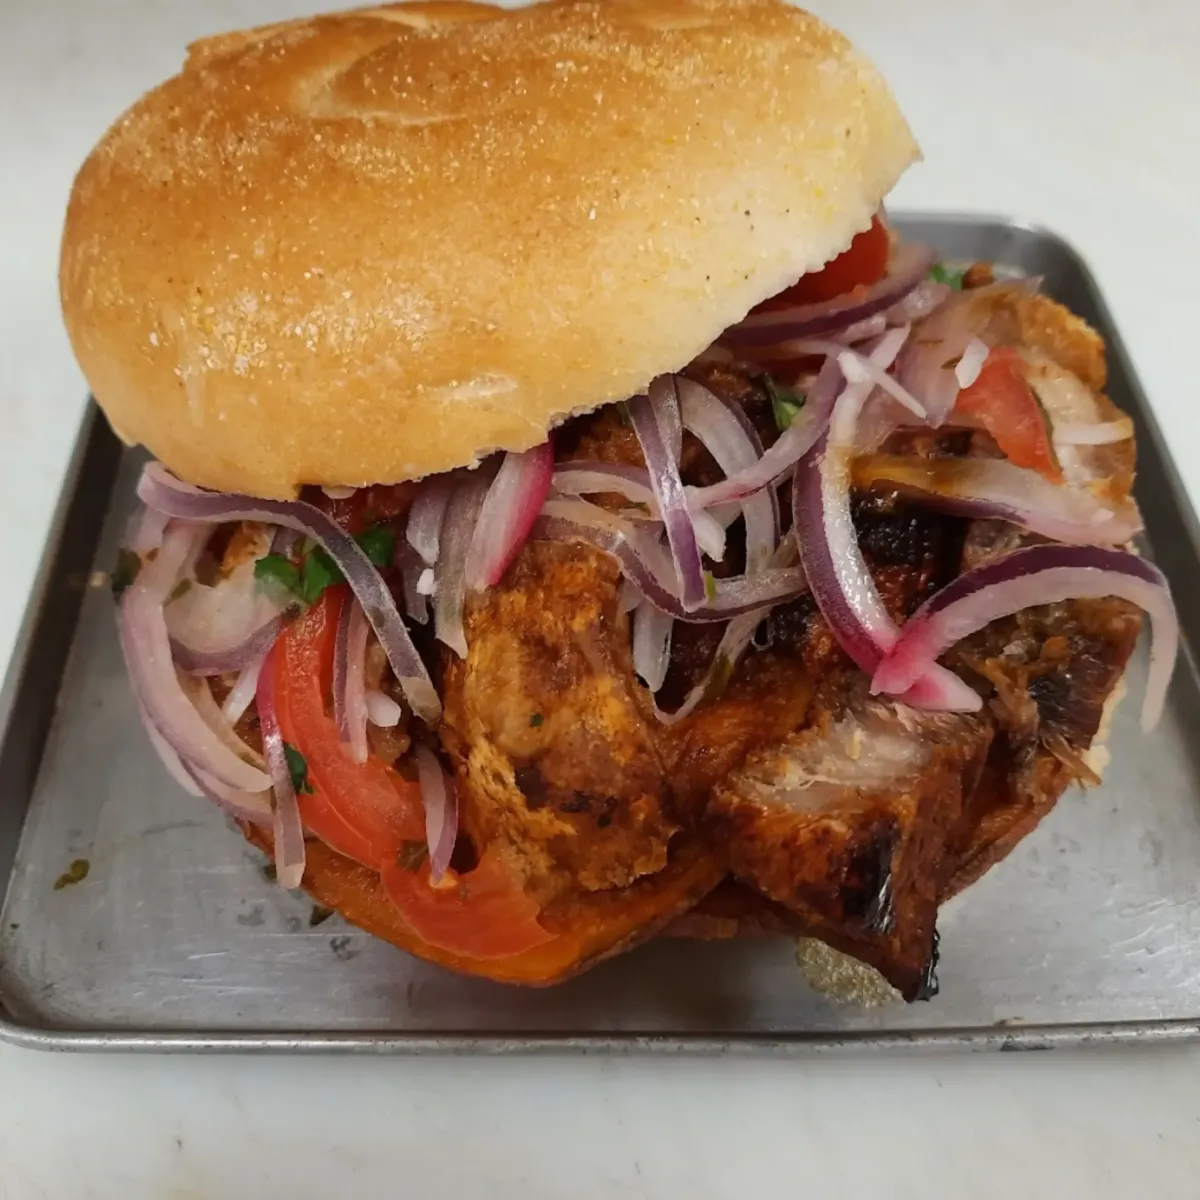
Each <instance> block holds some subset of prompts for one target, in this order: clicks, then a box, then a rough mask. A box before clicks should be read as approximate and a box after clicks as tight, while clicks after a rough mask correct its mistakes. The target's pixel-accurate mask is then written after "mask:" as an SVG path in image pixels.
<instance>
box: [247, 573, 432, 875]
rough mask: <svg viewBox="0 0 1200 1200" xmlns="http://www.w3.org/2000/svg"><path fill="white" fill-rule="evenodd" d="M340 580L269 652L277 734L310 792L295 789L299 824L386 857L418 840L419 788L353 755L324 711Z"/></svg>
mask: <svg viewBox="0 0 1200 1200" xmlns="http://www.w3.org/2000/svg"><path fill="white" fill-rule="evenodd" d="M345 594H346V589H345V588H344V587H334V588H327V589H326V591H325V593H324V594H323V595H322V597H321V599H320V600H318V601H317V603H316V604H314V605H313V606H312V608H310V609H309V610H308V612H307V613H306V614H305V615H304V616H303V617H301V618H300V619H299V620H298V621H295V622H293V623H292V624H291V625H290V626H289V627H288V628H287V629H286V630H285V631H284V633H283V634H282V636H281V637H280V639H279V641H278V642H277V643H276V649H275V652H274V653H273V654H272V656H271V664H270V666H271V669H273V670H274V671H275V697H276V700H275V702H276V706H277V709H278V715H279V725H280V728H281V730H282V731H283V736H284V739H285V740H286V741H288V742H290V743H291V744H292V745H294V746H295V747H296V748H297V749H298V750H299V751H300V753H301V754H303V755H304V759H305V762H306V763H307V764H308V781H309V784H310V785H311V786H312V788H313V789H314V790H313V792H312V793H308V792H302V793H300V794H299V795H298V796H297V801H298V803H299V805H300V816H301V818H302V819H303V821H304V824H305V826H306V828H308V829H310V830H311V831H312V832H313V833H315V834H316V835H317V837H319V838H320V839H321V840H322V841H323V842H325V843H327V844H328V845H330V846H332V847H333V849H334V850H336V851H338V853H339V854H344V855H346V857H347V858H352V859H354V860H355V862H360V863H362V864H363V866H365V867H372V868H375V867H378V865H379V864H380V863H381V862H388V861H391V860H393V859H394V858H395V857H396V855H397V854H398V853H399V851H400V849H401V847H402V846H403V844H404V843H405V842H406V841H422V842H423V841H424V840H425V815H424V810H423V808H422V807H421V789H420V787H419V786H418V785H417V784H416V783H410V782H409V781H408V780H406V779H404V778H403V777H402V776H400V775H399V774H397V773H396V772H395V771H393V770H392V769H391V768H390V767H388V766H387V764H386V763H384V762H383V761H382V760H381V759H378V758H375V757H373V756H372V757H370V758H368V759H367V761H366V762H365V763H356V762H354V761H353V760H352V759H351V758H350V757H349V755H347V753H346V751H345V749H344V748H343V746H342V744H341V740H340V739H339V737H338V732H337V726H336V725H335V724H334V721H333V718H332V717H331V716H329V715H328V714H327V713H326V711H325V697H326V695H328V693H329V687H330V681H331V678H332V674H333V644H334V639H335V636H336V632H337V622H338V616H339V614H340V613H341V609H342V604H343V603H344V600H345Z"/></svg>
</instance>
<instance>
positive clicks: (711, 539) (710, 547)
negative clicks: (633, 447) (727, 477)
mask: <svg viewBox="0 0 1200 1200" xmlns="http://www.w3.org/2000/svg"><path fill="white" fill-rule="evenodd" d="M551 486H552V489H553V491H555V492H557V493H558V494H559V495H563V496H601V495H606V494H610V493H611V494H612V495H617V496H624V497H625V499H626V500H631V501H633V503H634V504H642V505H645V507H646V512H647V514H648V515H649V517H650V518H651V519H652V520H659V519H660V516H659V510H658V502H657V501H656V500H655V499H654V489H653V488H652V487H651V486H650V473H649V471H647V470H646V469H645V468H644V467H632V466H628V465H626V464H625V463H606V462H572V463H565V464H563V465H562V466H559V467H557V468H556V469H555V472H554V480H553V483H552V485H551ZM622 515H624V516H625V517H626V519H628V520H632V519H633V515H634V514H631V513H624V514H622ZM734 515H736V514H734ZM691 516H692V525H693V527H694V528H695V530H696V541H697V543H698V544H699V546H700V549H701V550H703V551H704V553H705V554H707V555H708V557H709V558H711V559H712V560H713V561H714V562H721V560H722V559H724V557H725V526H724V525H723V524H721V522H720V521H719V520H717V519H716V515H715V514H711V513H707V512H703V511H696V510H692V513H691Z"/></svg>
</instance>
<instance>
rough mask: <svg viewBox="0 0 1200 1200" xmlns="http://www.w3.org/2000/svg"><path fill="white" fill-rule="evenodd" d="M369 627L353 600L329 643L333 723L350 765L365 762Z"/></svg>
mask: <svg viewBox="0 0 1200 1200" xmlns="http://www.w3.org/2000/svg"><path fill="white" fill-rule="evenodd" d="M369 632H370V626H369V625H368V624H367V618H366V617H365V616H363V611H362V607H361V606H360V605H359V603H358V601H357V600H355V599H354V598H353V597H352V598H351V599H350V600H349V601H348V602H347V603H346V604H343V605H342V611H341V615H340V616H339V617H338V626H337V632H336V634H335V636H334V641H333V719H334V723H335V724H336V725H337V730H338V736H339V737H340V738H341V740H342V743H343V745H344V746H345V747H346V749H347V751H348V752H349V755H350V757H351V759H353V761H354V762H358V763H364V762H366V761H367V699H366V667H367V634H368V633H369Z"/></svg>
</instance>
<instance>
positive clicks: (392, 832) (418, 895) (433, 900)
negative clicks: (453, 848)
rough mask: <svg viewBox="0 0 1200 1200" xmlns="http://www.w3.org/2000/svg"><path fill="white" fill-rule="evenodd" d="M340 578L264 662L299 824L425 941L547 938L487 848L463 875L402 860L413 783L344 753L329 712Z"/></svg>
mask: <svg viewBox="0 0 1200 1200" xmlns="http://www.w3.org/2000/svg"><path fill="white" fill-rule="evenodd" d="M345 600H346V588H345V587H332V588H328V589H326V591H325V593H324V594H323V595H322V597H321V599H320V600H319V601H318V602H317V603H316V604H314V605H313V606H312V608H310V609H309V610H308V612H307V613H306V614H305V615H304V616H303V617H301V618H300V619H299V620H297V621H295V622H293V623H292V624H291V625H290V626H289V627H288V628H287V629H286V630H285V631H284V633H283V634H282V635H281V637H280V639H279V641H278V642H277V643H276V648H275V651H274V652H273V653H272V655H271V658H270V660H269V662H268V665H267V667H266V669H267V670H273V671H275V703H276V708H277V713H278V718H279V725H280V729H281V731H282V733H283V736H284V739H285V740H286V741H287V742H289V743H290V744H291V745H293V746H295V747H296V748H297V749H298V750H299V751H300V753H301V754H303V755H304V759H305V762H306V763H307V765H308V781H309V783H310V785H311V786H312V788H313V791H312V792H311V793H310V792H302V793H300V794H299V795H298V796H297V802H298V803H299V805H300V816H301V819H302V820H303V822H304V826H305V828H306V829H308V830H309V831H310V832H311V833H313V834H315V835H316V836H317V837H319V838H320V839H321V841H323V842H324V843H325V844H326V845H328V846H330V847H331V848H332V849H334V850H336V851H337V852H338V853H339V854H344V855H345V856H346V857H347V858H351V859H353V860H354V861H355V862H359V863H361V864H362V865H363V866H365V867H369V868H370V869H372V870H377V871H379V873H380V876H381V878H382V880H383V884H384V887H385V889H386V890H387V893H388V895H389V896H390V897H391V900H392V902H393V903H394V904H395V905H396V907H397V908H398V909H399V910H400V913H401V915H402V916H403V918H404V920H405V921H407V922H408V924H409V926H410V927H411V928H412V930H413V932H414V933H415V934H416V935H417V936H418V937H419V938H420V939H421V940H422V941H424V942H426V943H428V944H429V945H431V946H438V947H441V948H442V949H445V950H450V951H453V952H454V953H457V954H460V955H463V956H464V957H474V958H508V957H509V956H511V955H514V954H522V953H524V952H525V951H526V950H530V949H532V948H533V947H535V946H540V945H542V944H543V943H544V942H548V941H550V940H552V938H553V936H554V935H553V934H550V933H547V932H546V930H544V929H543V928H542V927H541V926H540V925H539V924H538V923H537V914H538V906H537V904H536V903H535V902H534V901H533V900H532V899H531V898H530V897H529V896H528V895H526V893H525V891H524V889H523V888H522V887H521V886H520V883H519V882H518V881H517V879H516V878H515V877H514V876H513V874H512V872H511V871H509V870H508V869H507V868H506V867H505V866H504V864H503V863H502V861H501V860H500V858H499V856H498V855H497V854H496V853H495V852H492V851H485V853H484V854H483V857H482V859H481V861H480V862H479V864H478V865H477V866H476V867H475V868H474V869H473V870H471V871H469V872H467V873H466V874H458V873H457V872H454V871H448V872H447V873H446V876H445V878H444V879H443V880H442V882H441V883H440V884H439V885H438V886H437V887H435V886H433V884H432V883H431V882H430V880H429V864H428V862H426V863H424V864H423V865H422V866H421V867H420V868H419V869H418V870H416V871H413V870H410V869H407V868H405V867H402V866H400V864H399V858H400V855H401V851H403V850H405V849H406V843H410V842H417V843H419V844H421V845H424V843H425V812H424V808H423V807H422V804H421V789H420V787H419V785H418V784H416V783H410V782H409V781H408V780H406V779H404V778H403V777H402V776H401V775H399V774H398V773H397V772H396V771H394V770H393V769H392V768H391V767H389V766H388V765H387V764H386V763H384V762H383V761H382V760H381V759H379V758H376V757H374V756H373V755H372V756H371V757H369V758H368V759H367V761H366V762H365V763H356V762H354V761H353V760H352V759H351V758H350V757H349V755H347V754H346V751H345V749H344V747H343V746H342V744H341V741H340V739H339V737H338V732H337V726H336V725H335V723H334V721H333V718H332V717H331V716H329V715H328V714H327V713H326V711H325V697H326V696H327V695H328V694H329V689H330V685H331V682H332V676H333V648H334V641H335V638H336V633H337V623H338V617H339V615H340V613H341V609H342V605H343V604H344V603H345Z"/></svg>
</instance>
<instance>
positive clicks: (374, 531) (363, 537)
mask: <svg viewBox="0 0 1200 1200" xmlns="http://www.w3.org/2000/svg"><path fill="white" fill-rule="evenodd" d="M354 540H355V541H356V542H357V543H358V544H359V545H360V546H361V547H362V548H363V550H365V551H366V555H367V557H368V558H369V559H370V560H371V561H372V562H373V563H374V564H375V565H376V566H377V567H390V566H391V565H392V559H393V558H394V557H395V556H396V531H395V530H394V529H393V528H392V527H391V526H390V525H372V526H371V528H370V529H364V530H363V531H362V533H360V534H359V535H358V536H357V537H356V538H355V539H354Z"/></svg>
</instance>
